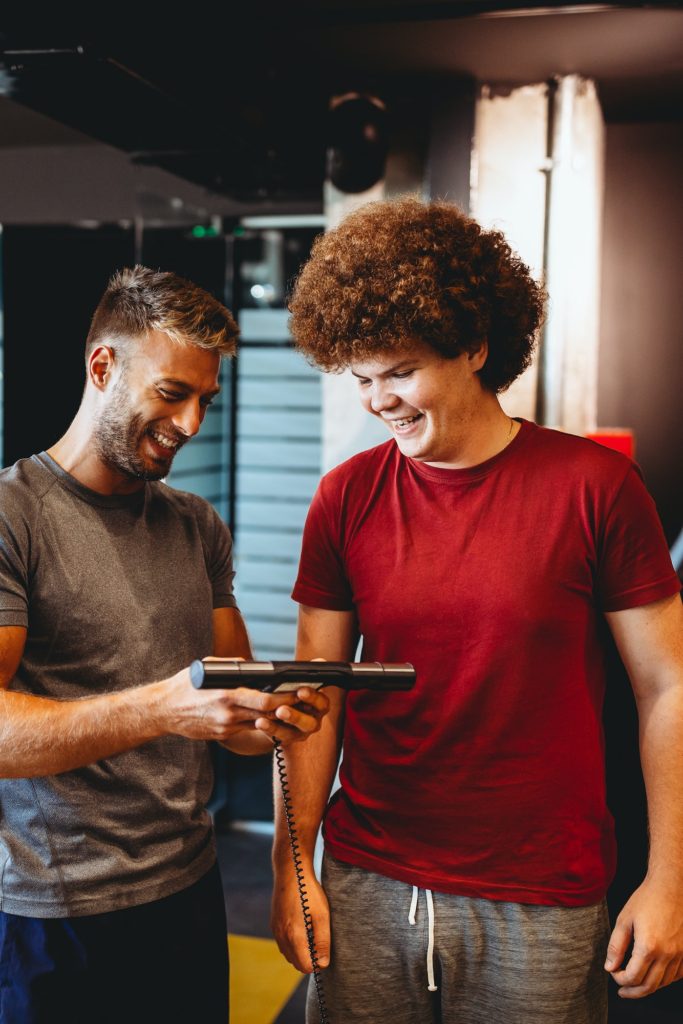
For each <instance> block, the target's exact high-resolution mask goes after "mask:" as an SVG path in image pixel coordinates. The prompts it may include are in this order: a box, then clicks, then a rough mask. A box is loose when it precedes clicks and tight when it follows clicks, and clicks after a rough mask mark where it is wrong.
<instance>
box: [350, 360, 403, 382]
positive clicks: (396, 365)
mask: <svg viewBox="0 0 683 1024" xmlns="http://www.w3.org/2000/svg"><path fill="white" fill-rule="evenodd" d="M415 362H416V360H415V359H401V360H400V361H399V362H398V363H394V365H393V366H390V367H389V369H388V370H384V371H383V372H382V373H380V374H379V376H380V377H391V375H392V373H396V371H397V370H401V369H403V367H405V366H411V365H414V364H415ZM351 373H352V374H353V376H354V377H358V378H360V380H365V379H366V378H365V374H364V373H356V371H355V370H351Z"/></svg>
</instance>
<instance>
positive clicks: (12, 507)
mask: <svg viewBox="0 0 683 1024" xmlns="http://www.w3.org/2000/svg"><path fill="white" fill-rule="evenodd" d="M55 483H56V481H55V478H54V477H53V475H52V474H51V473H50V472H49V471H48V470H46V469H45V468H44V467H43V466H41V464H40V462H39V461H38V460H37V459H35V458H30V459H20V460H19V461H18V462H15V463H14V465H13V466H8V467H7V469H3V470H0V515H1V516H2V519H3V520H4V521H5V522H7V521H9V520H12V519H17V518H19V519H22V520H25V521H29V522H30V521H33V520H34V519H36V518H37V517H38V516H39V514H40V508H41V504H42V500H43V498H44V497H45V495H46V494H47V493H48V492H49V491H50V490H52V488H53V487H54V486H55Z"/></svg>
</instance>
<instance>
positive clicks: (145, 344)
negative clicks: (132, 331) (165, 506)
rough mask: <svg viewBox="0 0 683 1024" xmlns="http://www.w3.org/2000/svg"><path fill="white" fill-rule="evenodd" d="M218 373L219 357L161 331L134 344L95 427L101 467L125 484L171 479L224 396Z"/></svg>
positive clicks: (127, 354) (127, 353) (94, 437)
mask: <svg viewBox="0 0 683 1024" xmlns="http://www.w3.org/2000/svg"><path fill="white" fill-rule="evenodd" d="M219 370H220V356H219V355H218V353H217V352H213V351H209V350H206V349H202V348H198V347H197V346H196V345H183V344H180V343H178V342H175V341H173V340H172V339H171V338H169V337H168V335H166V334H163V333H162V332H160V331H152V332H151V333H150V334H149V335H148V336H147V337H146V338H139V339H135V340H134V341H133V342H132V343H131V345H130V351H129V352H126V353H125V356H124V359H123V363H122V365H120V368H119V370H118V373H117V375H116V377H115V378H114V379H112V381H111V383H110V385H109V390H108V394H107V401H106V404H105V405H104V406H103V408H102V410H101V412H100V415H99V416H98V419H97V422H96V424H95V429H94V433H93V442H94V444H95V448H96V451H97V455H98V456H99V458H100V459H101V461H102V462H103V463H104V464H105V465H106V466H108V467H109V469H111V470H114V471H115V472H116V473H118V474H120V475H121V476H122V477H125V478H127V479H131V478H133V479H138V480H160V479H161V478H162V477H165V476H167V475H168V473H169V471H170V469H171V465H172V463H173V458H174V456H175V454H176V452H177V451H179V449H180V448H181V447H182V445H184V444H185V443H186V442H187V441H189V439H190V438H191V437H193V436H194V435H195V434H196V433H197V431H198V430H199V428H200V426H201V424H202V420H203V419H204V416H205V414H206V410H207V408H208V406H209V405H210V404H211V401H212V400H213V398H214V397H215V396H216V395H217V394H218V392H219V390H220V388H219V385H218V374H219Z"/></svg>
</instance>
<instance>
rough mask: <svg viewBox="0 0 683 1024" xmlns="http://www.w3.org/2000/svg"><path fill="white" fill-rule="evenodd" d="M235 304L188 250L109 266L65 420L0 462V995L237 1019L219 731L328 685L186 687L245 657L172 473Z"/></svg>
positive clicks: (222, 559) (26, 1023)
mask: <svg viewBox="0 0 683 1024" xmlns="http://www.w3.org/2000/svg"><path fill="white" fill-rule="evenodd" d="M236 337H237V327H236V324H235V322H234V320H233V318H232V316H231V314H230V313H229V311H228V310H227V309H225V307H223V306H222V305H221V304H220V303H219V302H217V301H216V300H215V299H214V298H212V297H211V296H210V295H209V294H207V293H206V292H204V291H203V290H202V289H200V288H198V287H197V286H195V285H193V284H191V283H189V282H187V281H184V280H182V279H181V278H179V277H176V276H175V275H174V274H170V273H162V272H155V271H152V270H148V269H146V268H144V267H135V268H134V269H132V270H124V271H123V272H121V273H119V274H117V275H115V276H114V278H113V279H112V280H111V282H110V283H109V286H108V288H107V290H106V292H105V294H104V296H103V298H102V300H101V301H100V304H99V305H98V307H97V310H96V312H95V315H94V317H93V321H92V326H91V329H90V332H89V335H88V339H87V343H86V384H85V390H84V392H83V398H82V401H81V405H80V408H79V409H78V412H77V414H76V416H75V418H74V420H73V422H72V423H71V425H70V427H69V428H68V430H67V432H66V434H65V435H64V436H63V437H62V438H61V439H60V440H59V441H57V443H56V444H55V445H53V447H52V448H50V449H49V450H48V451H47V452H42V453H41V454H39V455H34V456H32V457H31V458H30V459H22V460H20V461H19V462H17V463H16V464H15V465H14V466H12V467H11V468H9V469H5V470H3V471H2V473H0V502H1V504H0V682H1V683H2V690H0V1018H1V1019H2V1021H3V1024H43V1022H48V1021H49V1022H55V1021H69V1022H70V1024H75V1022H81V1021H83V1022H85V1021H87V1022H89V1024H92V1022H93V1021H98V1022H103V1021H121V1020H129V1021H136V1020H145V1021H154V1020H176V1019H186V1020H193V1019H196V1020H202V1021H221V1022H224V1021H225V1020H226V1019H227V998H228V997H227V947H226V922H225V912H224V905H223V896H222V890H221V885H220V877H219V874H218V868H217V865H216V852H215V844H214V837H213V831H212V826H211V821H210V818H209V815H208V814H207V811H206V803H207V800H208V798H209V795H210V791H211V786H212V779H211V770H210V762H209V752H208V747H207V744H206V743H205V742H203V741H206V740H218V741H219V742H221V743H223V744H224V745H225V746H228V747H230V748H231V749H232V750H236V751H239V752H243V753H259V752H264V751H267V750H270V749H272V740H273V739H275V738H277V739H279V740H280V742H281V743H282V744H283V745H287V744H288V743H290V742H292V741H294V740H299V739H304V738H306V737H307V736H308V735H309V734H310V733H311V732H313V731H315V730H316V729H317V728H318V726H319V718H320V716H321V715H322V714H323V713H324V710H325V707H326V701H325V698H324V697H321V696H320V695H317V694H314V693H312V692H311V691H310V690H307V689H302V690H301V691H299V692H298V694H294V695H288V696H274V695H267V694H263V693H260V692H257V691H252V690H247V689H236V690H207V691H198V690H195V689H194V688H193V686H192V684H191V682H190V678H189V672H188V668H187V667H188V666H189V664H190V663H191V662H192V661H193V660H194V659H196V658H201V657H203V656H205V655H211V654H213V655H218V656H224V657H245V658H246V657H249V656H250V650H249V641H248V637H247V633H246V629H245V627H244V623H243V621H242V619H241V616H240V613H239V610H238V608H237V606H236V603H235V599H234V596H233V592H232V579H233V575H234V574H233V571H232V557H231V538H230V535H229V532H228V530H227V528H226V527H225V525H224V524H223V523H222V521H221V520H220V518H219V516H218V515H217V513H216V512H215V511H214V509H213V508H212V507H211V506H210V505H209V504H208V503H207V502H205V501H204V500H203V499H201V498H199V497H197V496H196V495H193V494H188V493H184V492H181V491H176V490H174V489H173V488H171V487H168V486H167V485H166V484H165V483H163V482H162V480H163V478H164V477H165V476H166V475H167V474H168V472H169V470H170V469H171V466H172V463H173V458H174V456H175V454H176V453H177V451H178V450H179V449H180V447H181V446H182V445H184V444H185V443H186V442H187V441H189V440H190V439H191V438H192V437H193V436H194V435H195V434H196V433H197V432H198V430H199V428H200V426H201V423H202V421H203V419H204V416H205V413H206V410H207V407H208V406H209V405H210V403H211V401H212V400H213V399H214V398H215V396H216V395H217V394H218V392H219V390H220V388H219V368H220V362H221V358H222V357H223V356H227V357H229V356H232V355H233V354H234V351H235V343H236Z"/></svg>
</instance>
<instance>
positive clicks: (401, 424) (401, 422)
mask: <svg viewBox="0 0 683 1024" xmlns="http://www.w3.org/2000/svg"><path fill="white" fill-rule="evenodd" d="M421 415H422V413H419V412H418V413H416V414H415V416H411V417H410V418H409V419H407V420H396V421H395V422H396V426H397V427H407V426H408V424H409V423H414V422H415V420H416V419H417V418H418V416H421Z"/></svg>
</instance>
